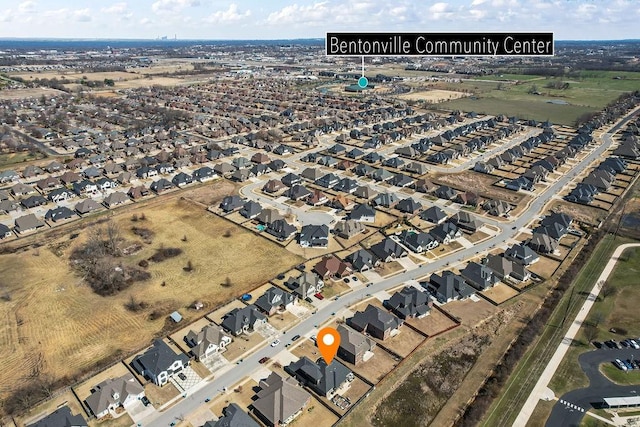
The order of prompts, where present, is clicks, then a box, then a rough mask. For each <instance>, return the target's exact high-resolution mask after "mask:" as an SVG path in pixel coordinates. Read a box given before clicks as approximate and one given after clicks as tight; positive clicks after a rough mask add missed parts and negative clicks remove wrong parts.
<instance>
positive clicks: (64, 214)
mask: <svg viewBox="0 0 640 427" xmlns="http://www.w3.org/2000/svg"><path fill="white" fill-rule="evenodd" d="M74 216H76V215H75V214H74V213H73V211H72V210H71V209H69V208H68V207H66V206H58V207H56V208H53V209H49V210H48V211H47V213H46V214H45V215H44V219H45V220H46V221H50V222H51V221H52V222H58V221H64V220H67V219H70V218H73V217H74Z"/></svg>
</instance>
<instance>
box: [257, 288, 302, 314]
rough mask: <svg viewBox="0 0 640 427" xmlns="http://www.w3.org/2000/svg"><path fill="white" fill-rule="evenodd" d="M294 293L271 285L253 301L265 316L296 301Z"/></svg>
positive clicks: (284, 308) (286, 307) (281, 309)
mask: <svg viewBox="0 0 640 427" xmlns="http://www.w3.org/2000/svg"><path fill="white" fill-rule="evenodd" d="M296 300H297V297H296V296H295V295H294V294H290V293H288V292H285V291H283V290H282V289H280V288H276V287H275V286H272V287H271V288H269V289H267V291H266V292H265V293H264V294H262V295H261V296H260V297H259V298H258V299H257V300H256V302H255V306H256V307H258V308H259V309H260V311H262V312H263V313H266V315H267V316H273V315H274V314H276V312H278V311H284V310H286V309H288V308H289V307H291V306H292V305H294V304H295V303H296Z"/></svg>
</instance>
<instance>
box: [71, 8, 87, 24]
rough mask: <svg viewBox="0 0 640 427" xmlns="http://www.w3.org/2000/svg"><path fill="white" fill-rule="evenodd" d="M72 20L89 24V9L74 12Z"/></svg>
mask: <svg viewBox="0 0 640 427" xmlns="http://www.w3.org/2000/svg"><path fill="white" fill-rule="evenodd" d="M73 19H74V20H75V21H78V22H89V21H91V11H90V10H89V9H80V10H75V11H74V12H73Z"/></svg>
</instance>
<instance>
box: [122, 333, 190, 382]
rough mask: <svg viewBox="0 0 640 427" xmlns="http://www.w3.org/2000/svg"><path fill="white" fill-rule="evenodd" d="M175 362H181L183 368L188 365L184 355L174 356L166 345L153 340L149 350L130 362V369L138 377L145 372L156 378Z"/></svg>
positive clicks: (187, 359) (160, 341) (187, 358)
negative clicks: (137, 374)
mask: <svg viewBox="0 0 640 427" xmlns="http://www.w3.org/2000/svg"><path fill="white" fill-rule="evenodd" d="M176 360H182V364H183V365H184V366H186V365H188V364H189V357H187V355H186V354H184V353H180V354H176V353H174V352H173V350H171V348H170V347H169V346H168V345H167V343H165V342H164V341H162V340H155V341H154V342H153V345H152V346H151V348H149V349H148V350H147V351H145V352H144V353H142V354H140V355H138V356H136V357H135V358H134V359H133V360H132V361H131V367H133V369H135V370H136V372H138V373H139V374H140V375H143V374H144V372H145V371H147V372H151V373H153V375H155V376H158V374H160V373H161V372H164V371H167V370H168V369H169V367H170V366H171V365H172V364H173V363H174V362H175V361H176Z"/></svg>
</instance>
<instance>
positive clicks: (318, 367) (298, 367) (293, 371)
mask: <svg viewBox="0 0 640 427" xmlns="http://www.w3.org/2000/svg"><path fill="white" fill-rule="evenodd" d="M284 370H285V372H287V373H289V374H290V375H292V376H293V377H295V378H296V379H297V380H298V381H300V382H301V383H303V384H304V385H306V386H307V387H309V388H310V389H311V390H313V391H314V392H316V393H317V394H318V395H320V396H324V397H326V398H327V399H331V398H332V397H333V396H334V395H336V394H339V392H340V391H341V390H344V389H345V388H346V387H348V386H349V384H350V383H351V381H353V380H354V378H355V377H354V375H353V372H351V370H350V369H349V368H347V367H346V366H344V365H343V364H342V363H340V362H339V361H338V360H337V359H333V360H332V361H331V363H330V364H328V365H327V362H326V361H325V360H324V359H323V358H319V359H318V360H317V361H316V362H315V363H314V362H312V361H311V360H310V359H309V358H307V356H303V357H301V358H300V359H298V361H296V362H292V363H290V364H289V365H287V366H285V367H284Z"/></svg>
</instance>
